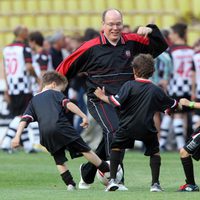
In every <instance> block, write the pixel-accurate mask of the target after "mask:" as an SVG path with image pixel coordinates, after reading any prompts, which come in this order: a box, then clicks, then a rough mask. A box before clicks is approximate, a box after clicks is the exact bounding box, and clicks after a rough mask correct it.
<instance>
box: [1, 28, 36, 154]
mask: <svg viewBox="0 0 200 200" xmlns="http://www.w3.org/2000/svg"><path fill="white" fill-rule="evenodd" d="M13 33H14V35H15V40H14V42H13V43H12V44H10V45H8V46H6V47H5V48H4V50H3V60H4V77H5V81H6V85H7V89H6V91H5V92H6V97H7V98H6V99H7V101H8V102H9V104H10V111H11V114H12V116H13V117H14V119H13V120H12V121H11V122H10V124H9V127H8V131H7V133H6V135H5V138H4V140H3V142H2V146H1V148H2V149H4V150H7V151H10V150H11V140H12V138H13V137H14V136H15V133H16V130H17V126H18V123H19V121H20V115H22V114H23V112H24V111H25V108H26V106H27V105H28V102H29V100H30V99H31V98H32V90H31V75H32V76H34V77H36V78H37V75H36V73H35V71H34V69H33V67H32V57H31V49H30V47H28V46H27V45H26V44H25V42H27V38H28V29H27V28H26V27H24V26H18V27H16V28H15V30H14V32H13ZM21 142H22V144H23V146H24V149H25V150H26V151H27V152H31V151H32V145H31V143H30V140H29V136H28V131H27V129H25V131H24V132H23V134H22V136H21Z"/></svg>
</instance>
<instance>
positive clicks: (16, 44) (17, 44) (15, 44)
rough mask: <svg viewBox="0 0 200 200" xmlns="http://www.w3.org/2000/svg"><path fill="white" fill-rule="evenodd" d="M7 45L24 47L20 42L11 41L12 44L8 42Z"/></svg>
mask: <svg viewBox="0 0 200 200" xmlns="http://www.w3.org/2000/svg"><path fill="white" fill-rule="evenodd" d="M8 46H9V47H13V46H17V47H24V44H21V43H13V44H10V45H8Z"/></svg>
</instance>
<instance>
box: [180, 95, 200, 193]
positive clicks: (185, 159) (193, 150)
mask: <svg viewBox="0 0 200 200" xmlns="http://www.w3.org/2000/svg"><path fill="white" fill-rule="evenodd" d="M180 103H181V104H182V105H183V106H187V107H190V108H191V109H192V108H197V109H200V103H196V102H193V101H189V100H187V99H185V98H182V99H180ZM191 155H192V156H191ZM192 157H193V158H194V159H195V160H197V161H198V160H199V159H200V127H198V128H197V129H196V130H195V131H194V133H193V134H192V136H191V137H190V139H189V140H188V142H187V143H186V144H185V145H184V147H183V148H181V149H180V158H181V163H182V165H183V170H184V173H185V177H186V184H185V185H182V186H180V188H179V189H178V191H180V192H182V191H184V192H197V191H199V187H198V185H196V183H195V180H194V169H193V162H192Z"/></svg>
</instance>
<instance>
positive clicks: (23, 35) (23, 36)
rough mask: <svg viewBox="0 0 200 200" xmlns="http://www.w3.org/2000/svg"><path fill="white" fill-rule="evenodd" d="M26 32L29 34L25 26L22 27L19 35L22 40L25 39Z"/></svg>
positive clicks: (26, 36)
mask: <svg viewBox="0 0 200 200" xmlns="http://www.w3.org/2000/svg"><path fill="white" fill-rule="evenodd" d="M28 34H29V32H28V29H27V28H26V27H24V28H23V30H22V34H21V37H22V38H23V39H24V40H27V38H28Z"/></svg>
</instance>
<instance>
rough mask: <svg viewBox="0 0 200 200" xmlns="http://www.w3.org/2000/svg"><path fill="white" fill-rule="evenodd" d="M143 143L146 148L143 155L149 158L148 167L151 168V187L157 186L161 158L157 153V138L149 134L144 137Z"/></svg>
mask: <svg viewBox="0 0 200 200" xmlns="http://www.w3.org/2000/svg"><path fill="white" fill-rule="evenodd" d="M143 142H144V145H145V147H146V151H145V153H144V155H146V156H150V162H149V165H150V168H151V175H152V185H153V184H154V183H158V184H159V176H160V166H161V157H160V153H159V142H158V137H157V135H156V134H151V135H150V134H149V135H148V136H146V138H145V140H143Z"/></svg>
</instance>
